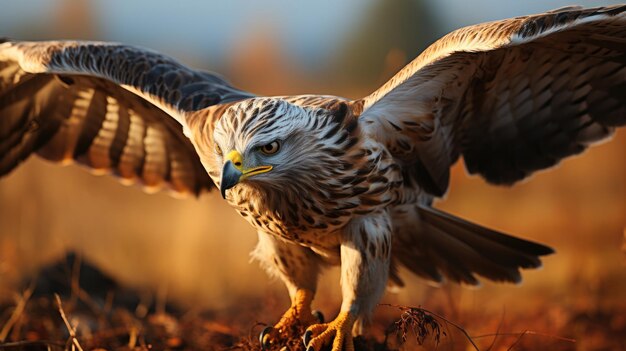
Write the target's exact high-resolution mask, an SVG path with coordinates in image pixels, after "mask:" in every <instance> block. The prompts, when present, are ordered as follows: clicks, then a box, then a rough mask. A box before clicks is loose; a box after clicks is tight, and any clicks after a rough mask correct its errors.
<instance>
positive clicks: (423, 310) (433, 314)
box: [380, 303, 480, 351]
mask: <svg viewBox="0 0 626 351" xmlns="http://www.w3.org/2000/svg"><path fill="white" fill-rule="evenodd" d="M380 305H381V306H389V307H395V308H398V309H400V310H401V311H409V310H419V311H421V312H423V313H426V314H428V315H430V316H433V317H437V318H439V319H441V320H443V321H444V322H446V324H450V325H451V326H453V327H455V328H456V329H458V330H459V331H460V332H461V333H463V335H465V337H466V338H467V340H468V341H469V342H470V343H471V344H472V346H473V347H474V349H475V350H476V351H480V349H479V348H478V346H476V343H474V340H473V339H472V337H471V336H470V335H469V334H468V333H467V331H466V330H465V328H463V327H462V326H460V325H459V324H456V323H454V322H452V321H451V320H449V319H447V318H445V317H444V316H442V315H440V314H438V313H435V312H432V311H429V310H427V309H425V308H421V307H406V306H399V305H392V304H387V303H385V304H380Z"/></svg>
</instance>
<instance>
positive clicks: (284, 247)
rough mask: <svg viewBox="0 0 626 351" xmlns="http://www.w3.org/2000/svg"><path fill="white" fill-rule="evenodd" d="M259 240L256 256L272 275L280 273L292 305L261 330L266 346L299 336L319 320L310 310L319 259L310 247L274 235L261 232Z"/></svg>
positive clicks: (261, 336)
mask: <svg viewBox="0 0 626 351" xmlns="http://www.w3.org/2000/svg"><path fill="white" fill-rule="evenodd" d="M258 234H259V243H258V245H257V247H256V249H255V251H254V252H253V257H255V258H256V259H257V260H259V261H260V262H261V265H262V266H263V267H264V268H265V269H266V270H267V271H268V272H269V273H271V274H272V275H278V276H279V277H280V278H281V280H282V281H283V282H284V283H285V285H286V286H287V290H288V291H289V296H290V297H291V307H289V309H288V310H287V311H286V312H285V313H284V314H283V316H282V317H281V318H280V320H279V321H278V323H276V325H274V326H273V327H267V328H265V329H264V330H263V332H261V335H260V337H259V338H260V341H261V346H262V347H263V348H268V347H270V346H272V345H275V344H278V343H279V342H280V340H281V339H288V338H289V337H292V336H299V335H301V333H302V332H303V331H304V329H305V328H306V327H308V326H309V325H311V324H313V323H320V320H318V319H319V317H317V318H316V316H315V315H313V314H312V313H311V302H312V301H313V297H314V296H315V289H316V287H317V276H318V274H319V269H320V259H319V257H318V256H317V255H316V254H315V253H313V252H312V251H311V250H310V249H309V248H306V247H304V246H300V245H296V244H292V243H289V242H287V241H284V240H282V239H280V238H278V237H276V236H274V235H271V234H266V233H263V232H259V233H258Z"/></svg>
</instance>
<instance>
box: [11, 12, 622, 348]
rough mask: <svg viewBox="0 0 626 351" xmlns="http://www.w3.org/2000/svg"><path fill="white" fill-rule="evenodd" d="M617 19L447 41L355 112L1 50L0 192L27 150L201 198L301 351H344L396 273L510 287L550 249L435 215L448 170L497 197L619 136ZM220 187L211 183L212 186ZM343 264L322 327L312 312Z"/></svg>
mask: <svg viewBox="0 0 626 351" xmlns="http://www.w3.org/2000/svg"><path fill="white" fill-rule="evenodd" d="M625 13H626V5H620V6H613V7H599V8H592V9H583V8H579V7H568V8H562V9H559V10H554V11H551V12H547V13H543V14H538V15H531V16H525V17H518V18H513V19H507V20H502V21H496V22H491V23H485V24H479V25H475V26H471V27H467V28H463V29H460V30H457V31H454V32H452V33H450V34H448V35H446V36H445V37H443V38H442V39H440V40H439V41H437V42H435V43H434V44H433V45H431V46H430V47H429V48H428V49H426V50H425V51H424V52H423V53H422V54H421V55H419V56H418V57H417V58H416V59H415V60H413V61H412V62H411V63H409V64H408V65H407V66H406V67H404V68H403V69H402V70H401V71H399V72H398V73H397V74H396V75H395V76H394V77H393V78H392V79H391V80H389V81H388V82H387V83H386V84H384V85H383V86H382V87H380V88H379V89H378V90H376V91H374V92H373V93H372V94H371V95H369V96H366V97H364V98H362V99H359V100H349V99H345V98H341V97H336V96H316V95H300V96H278V97H261V96H255V95H253V94H251V93H248V92H244V91H242V90H239V89H237V88H235V87H233V86H231V85H229V83H227V82H226V81H225V80H224V79H222V78H220V77H219V76H217V75H215V74H212V73H206V72H200V71H196V70H192V69H190V68H187V67H185V66H184V65H182V64H180V63H178V62H177V61H175V60H174V59H172V58H169V57H166V56H164V55H161V54H159V53H156V52H154V51H150V50H146V49H140V48H136V47H131V46H126V45H121V44H114V43H102V42H81V41H78V42H67V41H48V42H21V41H11V40H3V43H2V44H0V175H4V174H7V173H8V172H10V171H11V170H12V169H14V168H15V167H16V166H17V165H18V164H19V163H20V162H21V161H23V160H25V159H26V158H27V157H28V156H29V155H30V154H31V153H37V154H38V155H39V156H41V157H43V158H45V159H47V160H51V161H56V162H62V163H69V162H70V161H76V162H78V163H80V164H82V165H84V166H86V167H88V168H91V169H93V170H96V171H98V172H101V173H105V172H106V173H110V174H113V175H115V176H117V177H119V178H120V179H121V180H122V181H124V182H127V183H129V182H138V183H141V184H143V185H144V186H146V187H147V188H155V187H159V186H161V185H164V184H166V185H169V187H170V188H171V189H173V190H174V191H175V192H179V193H194V194H198V193H201V192H203V191H205V190H210V189H212V188H213V187H215V188H217V189H219V191H220V192H221V195H222V196H223V197H224V198H225V199H226V200H227V201H228V203H229V204H230V205H232V206H233V207H234V208H235V209H236V210H237V211H238V212H239V213H240V214H241V216H242V217H244V218H245V219H246V220H247V221H248V222H250V223H251V224H252V225H253V226H254V227H255V228H256V229H257V231H258V237H259V242H258V246H257V247H256V249H255V251H254V252H253V255H254V257H255V258H256V259H257V260H258V261H259V262H260V263H261V264H262V265H263V266H264V267H265V268H266V269H267V271H268V272H269V273H270V274H272V275H276V276H278V277H280V279H282V281H283V282H284V283H285V285H286V286H287V290H288V292H289V295H290V297H291V307H290V308H289V309H288V310H287V312H285V314H284V315H283V317H282V318H281V319H280V320H279V321H278V323H277V324H276V325H275V326H274V328H273V329H269V330H267V331H266V332H265V333H264V334H263V336H262V342H263V344H264V345H272V344H273V345H275V344H277V343H279V342H280V340H281V336H282V335H284V334H285V333H286V331H288V330H290V328H291V327H293V326H294V325H302V326H304V327H307V329H306V332H305V333H304V341H305V344H306V346H307V347H308V348H307V349H308V350H316V351H317V350H320V348H322V347H326V346H328V345H332V349H333V350H335V351H337V350H344V349H345V350H352V349H353V343H352V336H353V333H359V332H360V330H361V328H362V327H363V326H364V325H366V324H367V320H368V318H369V316H370V315H371V313H372V310H373V309H374V307H375V306H376V303H377V302H378V301H379V299H380V297H381V295H382V294H383V291H384V290H385V287H386V286H387V285H388V284H395V285H402V280H401V277H400V276H399V275H398V268H399V267H401V266H404V267H406V268H408V270H409V271H411V272H413V273H415V274H416V275H418V276H421V277H424V278H426V279H429V280H433V281H436V282H440V281H442V280H443V279H444V278H448V279H449V280H451V281H455V282H461V283H465V284H471V285H473V284H477V283H478V279H477V277H476V276H477V275H478V276H481V277H484V278H487V279H490V280H494V281H504V282H518V281H520V279H521V278H520V269H522V268H535V267H538V266H539V265H540V256H542V255H546V254H549V253H551V252H552V250H551V249H550V248H549V247H546V246H544V245H541V244H538V243H534V242H530V241H527V240H523V239H519V238H516V237H513V236H510V235H507V234H503V233H499V232H496V231H493V230H490V229H487V228H484V227H481V226H479V225H476V224H473V223H470V222H467V221H465V220H463V219H460V218H457V217H454V216H452V215H450V214H447V213H444V212H441V211H438V210H436V209H434V208H433V207H431V204H432V202H433V199H435V198H437V197H441V196H442V195H444V194H445V193H446V189H447V187H448V180H449V169H450V166H451V165H452V164H454V163H455V162H456V161H457V160H458V159H459V158H460V157H462V158H463V161H464V162H465V166H466V168H467V170H468V171H469V172H470V173H472V174H479V175H481V176H482V177H484V178H485V179H486V180H487V181H488V182H490V183H493V184H504V185H510V184H513V183H515V182H517V181H519V180H521V179H524V178H526V177H527V176H529V175H530V174H531V173H533V172H534V171H537V170H540V169H544V168H547V167H550V166H553V165H555V164H557V163H558V162H559V161H560V160H561V159H563V158H565V157H567V156H570V155H574V154H578V153H580V152H582V151H583V150H584V149H585V148H586V147H587V146H588V145H590V144H592V143H594V142H596V141H599V140H602V139H605V138H607V137H609V136H610V135H611V134H612V132H613V131H614V129H615V128H616V127H619V126H622V125H624V124H625V123H626V15H625ZM213 184H214V185H213ZM328 265H340V266H341V291H342V297H343V302H342V304H341V308H340V312H339V314H338V315H337V316H336V318H335V319H334V320H332V321H331V322H329V323H324V322H323V321H320V320H318V319H317V318H316V317H315V316H314V315H313V314H312V312H311V301H312V300H313V297H314V294H315V291H316V284H317V278H318V275H319V274H320V271H321V270H322V268H323V267H325V266H328Z"/></svg>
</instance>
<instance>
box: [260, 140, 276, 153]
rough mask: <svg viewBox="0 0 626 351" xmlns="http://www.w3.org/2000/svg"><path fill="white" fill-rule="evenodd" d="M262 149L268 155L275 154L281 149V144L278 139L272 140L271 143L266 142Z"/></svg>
mask: <svg viewBox="0 0 626 351" xmlns="http://www.w3.org/2000/svg"><path fill="white" fill-rule="evenodd" d="M260 149H261V152H262V153H264V154H266V155H273V154H275V153H277V152H278V150H279V149H280V144H279V143H278V141H272V142H271V143H269V144H265V145H263V146H261V147H260Z"/></svg>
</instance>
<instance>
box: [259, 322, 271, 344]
mask: <svg viewBox="0 0 626 351" xmlns="http://www.w3.org/2000/svg"><path fill="white" fill-rule="evenodd" d="M272 331H274V327H272V326H269V327H265V328H263V330H261V334H259V343H260V344H261V350H267V349H268V348H269V347H270V345H271V344H272V341H271V338H266V336H269V335H270V334H271V333H272Z"/></svg>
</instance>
